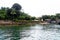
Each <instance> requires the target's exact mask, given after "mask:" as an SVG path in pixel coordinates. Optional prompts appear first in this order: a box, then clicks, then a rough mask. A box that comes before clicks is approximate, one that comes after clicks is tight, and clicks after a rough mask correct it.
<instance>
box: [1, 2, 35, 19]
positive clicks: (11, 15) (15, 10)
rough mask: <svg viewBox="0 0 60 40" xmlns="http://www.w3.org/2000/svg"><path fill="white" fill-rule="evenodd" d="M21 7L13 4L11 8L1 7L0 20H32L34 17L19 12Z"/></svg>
mask: <svg viewBox="0 0 60 40" xmlns="http://www.w3.org/2000/svg"><path fill="white" fill-rule="evenodd" d="M21 9H22V7H21V5H19V4H17V3H15V4H14V5H13V6H12V7H11V8H6V7H1V9H0V20H34V19H35V17H31V16H30V15H28V14H26V13H24V12H21Z"/></svg>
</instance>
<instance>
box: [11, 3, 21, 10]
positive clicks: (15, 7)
mask: <svg viewBox="0 0 60 40" xmlns="http://www.w3.org/2000/svg"><path fill="white" fill-rule="evenodd" d="M12 8H13V9H15V10H21V8H22V7H21V5H19V4H18V3H15V4H14V5H13V6H12Z"/></svg>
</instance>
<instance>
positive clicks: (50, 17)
mask: <svg viewBox="0 0 60 40" xmlns="http://www.w3.org/2000/svg"><path fill="white" fill-rule="evenodd" d="M41 19H43V20H45V19H51V20H56V19H60V13H57V14H56V15H43V16H42V17H41Z"/></svg>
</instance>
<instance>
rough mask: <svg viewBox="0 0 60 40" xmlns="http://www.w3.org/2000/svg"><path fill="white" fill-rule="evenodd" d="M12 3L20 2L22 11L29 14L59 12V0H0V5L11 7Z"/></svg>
mask: <svg viewBox="0 0 60 40" xmlns="http://www.w3.org/2000/svg"><path fill="white" fill-rule="evenodd" d="M14 3H18V4H20V5H21V6H22V9H23V10H24V12H25V13H28V14H29V15H31V16H36V17H39V16H42V15H54V14H56V13H60V0H0V7H11V6H12V5H13V4H14Z"/></svg>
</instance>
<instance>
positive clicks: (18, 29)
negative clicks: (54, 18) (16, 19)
mask: <svg viewBox="0 0 60 40" xmlns="http://www.w3.org/2000/svg"><path fill="white" fill-rule="evenodd" d="M0 40H60V25H51V24H50V25H38V24H36V25H34V26H32V25H31V26H26V25H23V26H11V27H10V26H3V27H1V26H0Z"/></svg>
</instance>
